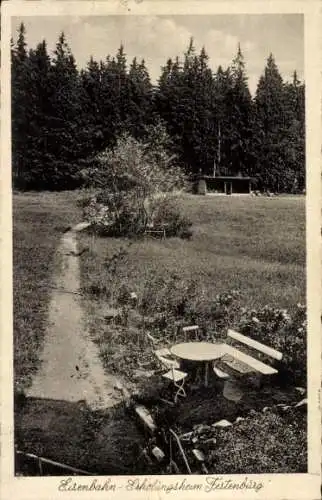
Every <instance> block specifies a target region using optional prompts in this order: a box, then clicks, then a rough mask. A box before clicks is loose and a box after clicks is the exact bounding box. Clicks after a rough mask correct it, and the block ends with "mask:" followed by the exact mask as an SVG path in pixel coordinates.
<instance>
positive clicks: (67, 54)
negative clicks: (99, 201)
mask: <svg viewBox="0 0 322 500" xmlns="http://www.w3.org/2000/svg"><path fill="white" fill-rule="evenodd" d="M50 85H51V97H50V116H49V130H48V138H47V147H48V154H49V155H50V157H51V160H50V165H48V168H49V169H50V177H51V186H52V187H53V188H56V189H70V188H73V187H76V186H77V185H78V184H79V182H80V178H79V172H78V170H79V165H78V161H79V158H81V157H82V148H83V140H84V137H83V135H82V109H81V97H80V96H81V92H82V89H81V84H80V78H79V74H78V71H77V68H76V62H75V59H74V56H73V54H72V53H71V50H70V48H69V46H68V44H67V41H66V38H65V35H64V33H61V35H60V36H59V39H58V42H57V44H56V50H55V52H54V58H53V64H52V66H51V75H50Z"/></svg>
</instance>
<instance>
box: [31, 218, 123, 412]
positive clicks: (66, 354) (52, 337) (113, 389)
mask: <svg viewBox="0 0 322 500" xmlns="http://www.w3.org/2000/svg"><path fill="white" fill-rule="evenodd" d="M87 225H88V224H86V223H80V224H77V225H76V226H75V227H73V228H72V229H70V230H69V231H68V232H66V233H65V234H64V235H63V237H62V239H61V243H60V245H59V248H58V251H57V255H56V259H57V268H58V272H57V273H56V275H55V276H54V283H53V291H52V295H51V300H50V304H49V313H48V325H47V330H46V336H45V341H44V348H43V353H42V363H41V366H40V368H39V370H38V372H37V373H36V375H35V376H34V378H33V382H32V385H31V387H30V389H29V390H28V391H27V392H26V395H27V396H29V397H35V398H49V399H54V400H64V401H69V402H77V401H80V400H85V401H86V403H87V405H88V406H89V407H90V408H91V409H93V410H96V409H104V408H108V407H111V406H114V405H115V404H117V403H119V402H120V399H121V397H122V396H121V392H120V391H119V390H118V389H117V387H120V383H119V381H118V379H117V378H116V377H114V376H113V375H106V374H105V372H104V369H103V366H102V364H101V362H100V359H99V356H98V351H97V348H96V346H95V344H94V343H93V341H92V340H91V338H90V337H89V333H88V331H86V326H85V324H86V322H85V317H84V311H83V308H82V303H81V300H82V298H81V295H80V294H79V293H78V292H79V285H80V266H79V257H78V248H77V247H78V246H77V239H76V233H77V232H78V231H81V230H82V229H84V228H85V227H87Z"/></svg>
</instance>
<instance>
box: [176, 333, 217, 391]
mask: <svg viewBox="0 0 322 500" xmlns="http://www.w3.org/2000/svg"><path fill="white" fill-rule="evenodd" d="M170 351H171V353H172V354H173V355H174V356H177V357H178V358H180V359H184V360H187V361H197V362H198V361H200V362H201V363H204V365H205V380H204V384H205V387H207V386H208V377H209V364H210V362H211V361H214V360H215V359H218V358H221V357H222V356H223V355H224V349H223V344H212V343H211V342H183V343H181V344H176V345H174V346H172V347H171V348H170Z"/></svg>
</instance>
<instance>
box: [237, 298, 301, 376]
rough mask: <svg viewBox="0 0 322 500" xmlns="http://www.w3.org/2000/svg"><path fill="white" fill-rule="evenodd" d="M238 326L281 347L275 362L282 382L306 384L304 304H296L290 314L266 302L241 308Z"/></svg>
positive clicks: (268, 342)
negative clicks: (256, 306) (256, 309)
mask: <svg viewBox="0 0 322 500" xmlns="http://www.w3.org/2000/svg"><path fill="white" fill-rule="evenodd" d="M239 329H240V331H241V332H242V333H244V334H246V335H249V336H250V337H251V338H253V339H254V340H258V341H259V342H263V343H266V344H267V345H269V346H271V347H273V348H275V349H277V350H279V351H281V352H282V353H283V359H282V362H281V363H280V365H279V366H278V368H279V372H280V378H281V380H283V379H284V382H285V383H295V384H299V385H306V368H307V360H306V331H307V321H306V308H305V306H303V305H301V304H297V306H296V310H295V312H294V313H293V315H292V316H291V315H290V314H289V313H288V312H287V311H286V310H285V309H277V308H271V307H269V306H265V307H263V308H262V309H260V310H258V311H255V310H246V309H243V310H242V316H241V319H240V321H239Z"/></svg>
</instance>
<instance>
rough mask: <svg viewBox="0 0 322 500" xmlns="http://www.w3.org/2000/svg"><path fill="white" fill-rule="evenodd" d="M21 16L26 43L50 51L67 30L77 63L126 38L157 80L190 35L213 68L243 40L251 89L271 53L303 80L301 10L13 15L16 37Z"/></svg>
mask: <svg viewBox="0 0 322 500" xmlns="http://www.w3.org/2000/svg"><path fill="white" fill-rule="evenodd" d="M21 21H23V22H24V24H25V26H26V30H27V43H28V46H29V47H35V46H36V45H37V44H38V43H39V42H40V41H41V40H42V39H43V38H45V39H46V41H47V43H48V49H49V51H50V52H51V51H52V50H54V48H55V44H56V42H57V39H58V36H59V33H60V32H61V31H64V33H65V34H66V38H67V41H68V44H69V46H70V47H71V50H72V52H73V54H74V56H75V58H76V62H77V65H78V67H79V68H82V67H85V65H86V63H87V62H88V60H89V58H90V56H91V55H93V56H94V58H95V59H97V60H99V59H105V57H106V56H107V55H108V54H111V55H114V54H115V53H116V51H117V49H118V47H119V46H120V43H121V42H122V43H123V45H124V48H125V53H126V54H127V59H128V61H131V60H132V59H133V57H135V56H136V57H138V59H141V58H144V59H145V61H146V66H147V68H148V70H149V73H150V76H151V79H152V81H153V82H155V81H156V80H157V78H158V77H159V76H160V68H161V66H163V65H164V64H165V62H166V60H167V59H168V58H169V57H173V58H175V57H176V56H182V55H183V52H184V51H185V50H186V47H187V44H188V42H189V38H190V37H191V36H192V37H193V38H194V42H195V46H196V49H197V50H199V49H201V47H202V46H203V45H204V46H205V48H206V52H207V53H208V55H209V66H210V67H211V68H212V69H213V70H216V69H217V67H218V65H222V66H224V67H225V66H228V65H229V64H230V63H231V61H232V59H233V57H234V56H235V54H236V50H237V46H238V43H240V44H241V48H242V51H243V54H244V56H245V62H246V71H247V75H248V78H249V87H250V90H251V92H252V93H254V91H255V89H256V86H257V83H258V79H259V77H260V75H261V74H262V73H263V70H264V67H265V64H266V60H267V57H268V56H269V54H270V53H271V52H272V53H273V54H274V56H275V59H276V62H277V64H278V67H279V70H280V72H281V75H282V77H283V79H285V80H288V79H291V76H292V73H293V71H294V69H296V71H297V74H298V77H299V79H300V80H302V79H304V74H303V72H304V48H303V45H304V43H303V42H304V37H303V31H304V26H303V16H301V15H296V14H291V15H289V14H288V15H277V14H271V15H268V14H267V15H263V14H261V15H212V16H203V15H200V16H195V15H194V16H189V15H187V16H182V15H180V16H104V17H81V16H65V17H59V16H50V17H49V16H48V17H36V16H28V17H19V18H18V17H15V18H12V34H13V38H14V39H16V30H17V28H18V27H19V25H20V23H21Z"/></svg>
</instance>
